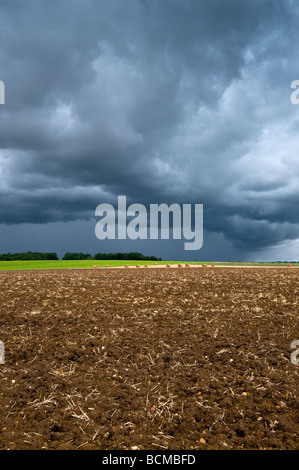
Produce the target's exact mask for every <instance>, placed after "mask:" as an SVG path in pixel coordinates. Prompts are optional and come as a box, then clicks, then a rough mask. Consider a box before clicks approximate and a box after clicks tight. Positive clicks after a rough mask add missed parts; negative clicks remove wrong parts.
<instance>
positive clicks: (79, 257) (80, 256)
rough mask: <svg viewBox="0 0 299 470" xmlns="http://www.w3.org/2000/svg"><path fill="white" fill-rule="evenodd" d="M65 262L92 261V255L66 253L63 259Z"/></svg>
mask: <svg viewBox="0 0 299 470" xmlns="http://www.w3.org/2000/svg"><path fill="white" fill-rule="evenodd" d="M62 259H63V260H64V261H66V260H67V261H68V260H72V261H74V260H84V259H92V257H91V255H90V254H89V253H69V252H67V253H65V255H64V256H63V258H62Z"/></svg>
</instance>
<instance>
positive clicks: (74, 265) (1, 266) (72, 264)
mask: <svg viewBox="0 0 299 470" xmlns="http://www.w3.org/2000/svg"><path fill="white" fill-rule="evenodd" d="M178 263H181V264H185V263H188V264H192V265H202V264H207V265H211V264H214V265H216V266H287V265H289V264H291V266H297V267H298V266H299V262H293V263H288V262H272V263H270V262H267V263H253V262H248V263H246V262H224V261H221V262H217V261H191V262H190V261H142V260H138V261H134V260H80V261H77V260H76V261H64V260H58V261H56V260H54V261H44V260H42V261H36V260H34V261H0V271H19V270H22V271H23V270H31V269H80V268H85V269H86V268H93V267H94V266H100V267H102V268H104V267H106V266H107V265H109V266H111V267H117V266H125V265H128V266H136V265H140V266H144V265H151V266H154V265H166V264H178Z"/></svg>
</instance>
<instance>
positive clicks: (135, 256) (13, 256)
mask: <svg viewBox="0 0 299 470" xmlns="http://www.w3.org/2000/svg"><path fill="white" fill-rule="evenodd" d="M58 259H59V258H58V256H57V254H56V253H38V252H32V251H27V253H3V254H0V261H37V260H44V261H45V260H58ZM62 259H63V260H65V261H66V260H70V261H71V260H72V261H73V260H86V259H87V260H88V259H89V260H109V259H111V260H112V259H113V260H134V261H135V260H136V261H162V258H157V257H156V256H144V255H143V254H141V253H135V252H130V253H97V254H96V255H94V256H91V255H90V254H89V253H69V252H67V253H65V255H64V256H63V258H62Z"/></svg>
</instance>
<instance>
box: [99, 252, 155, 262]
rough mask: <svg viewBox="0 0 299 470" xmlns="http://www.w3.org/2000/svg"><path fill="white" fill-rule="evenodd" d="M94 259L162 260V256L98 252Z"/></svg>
mask: <svg viewBox="0 0 299 470" xmlns="http://www.w3.org/2000/svg"><path fill="white" fill-rule="evenodd" d="M93 259H95V260H101V259H102V260H108V259H116V260H134V261H135V260H136V261H161V260H162V259H161V258H157V257H156V256H144V255H142V254H141V253H135V252H130V253H97V254H96V255H94V257H93Z"/></svg>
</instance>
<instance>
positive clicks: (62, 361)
mask: <svg viewBox="0 0 299 470" xmlns="http://www.w3.org/2000/svg"><path fill="white" fill-rule="evenodd" d="M200 268H201V267H200ZM0 288H1V298H0V339H1V340H2V341H3V342H4V344H5V364H4V365H0V403H1V408H0V449H104V450H113V449H132V448H138V449H146V450H151V449H155V450H159V449H160V450H163V449H172V450H178V449H181V450H193V449H298V448H299V440H298V437H299V432H298V422H299V407H298V396H297V391H298V385H299V370H298V368H299V366H298V365H294V364H292V363H291V360H290V356H291V353H292V350H291V348H290V345H291V343H292V342H293V341H294V340H296V339H299V321H298V300H299V271H298V270H297V269H293V268H291V269H289V268H271V269H267V268H263V267H262V268H250V269H248V268H247V267H246V268H238V269H231V267H225V268H224V267H221V268H218V267H217V268H215V269H214V268H212V267H207V268H205V269H203V268H201V269H187V268H185V267H184V268H183V269H180V268H175V267H174V266H173V265H172V268H171V269H167V268H164V269H161V268H160V267H158V266H154V269H153V268H152V269H145V268H140V269H136V268H134V269H133V268H131V269H125V268H122V269H119V268H118V269H114V268H111V269H103V268H102V269H91V270H88V269H87V270H86V269H84V270H66V271H60V270H58V271H27V272H26V271H23V272H1V273H0Z"/></svg>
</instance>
